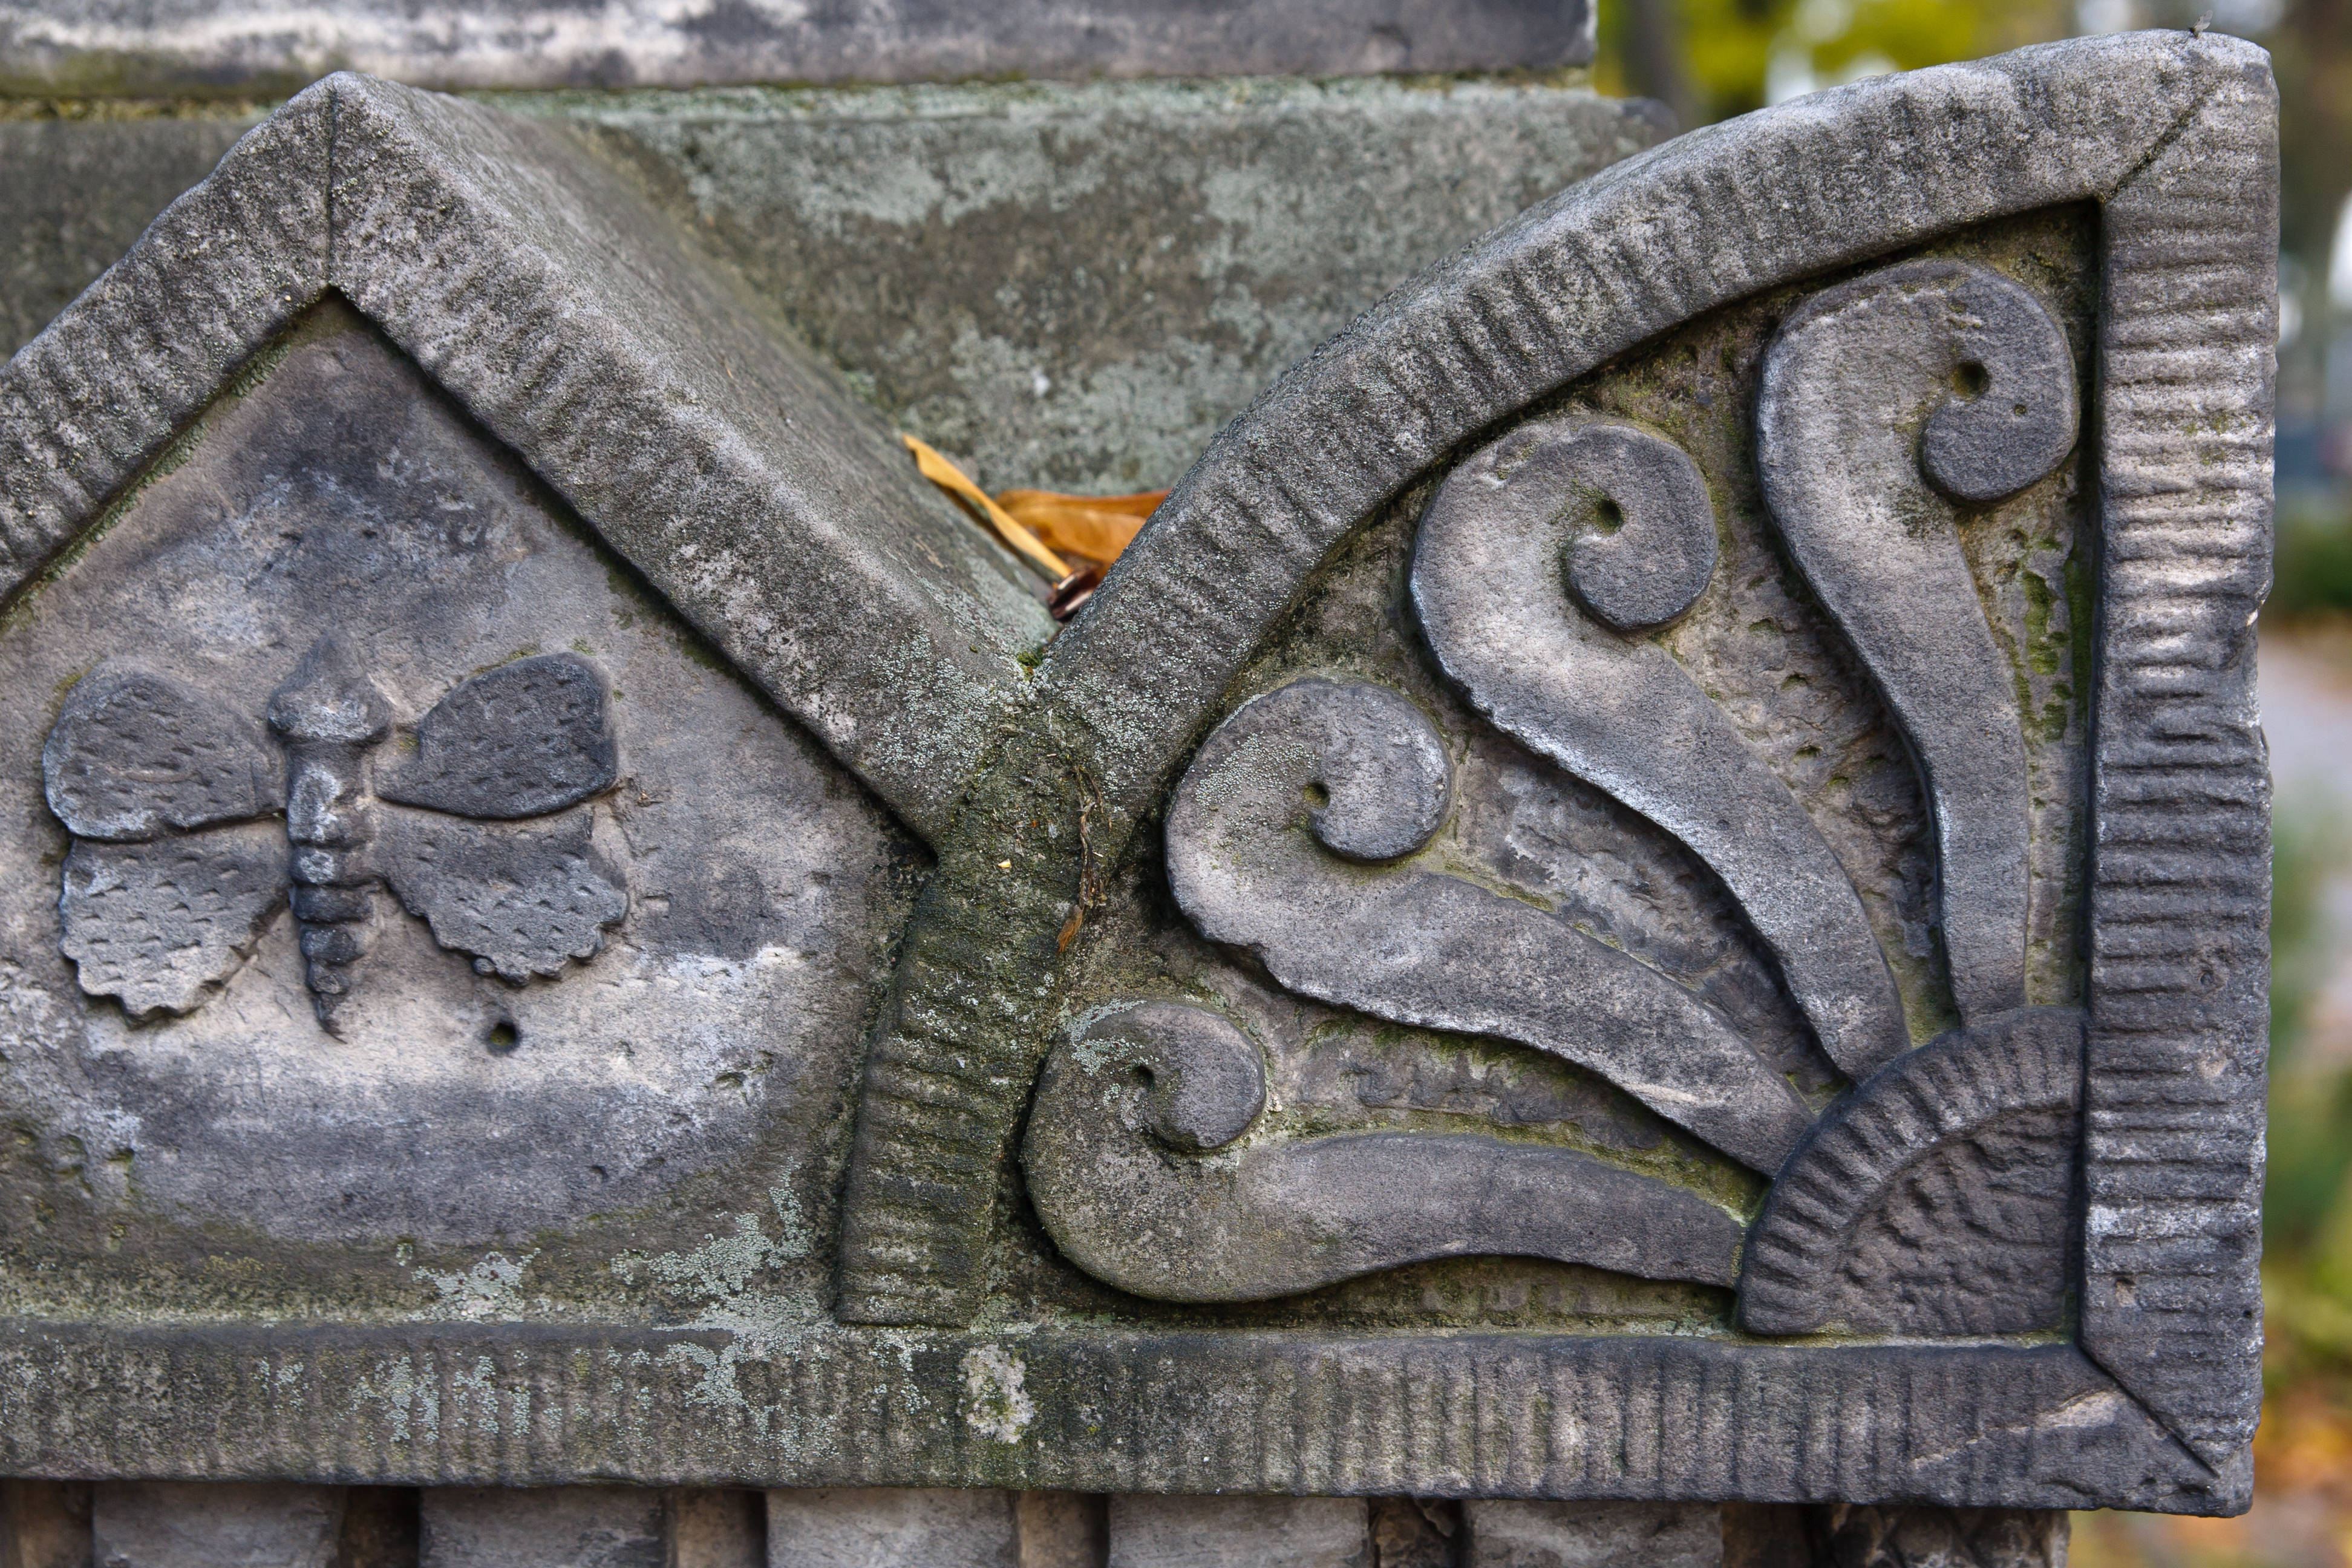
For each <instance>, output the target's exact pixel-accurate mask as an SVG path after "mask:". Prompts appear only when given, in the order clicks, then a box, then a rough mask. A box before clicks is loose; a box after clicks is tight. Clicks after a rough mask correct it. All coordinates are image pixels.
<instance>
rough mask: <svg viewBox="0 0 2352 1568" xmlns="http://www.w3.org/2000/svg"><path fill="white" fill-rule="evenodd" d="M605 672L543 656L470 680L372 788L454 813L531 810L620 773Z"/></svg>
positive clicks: (420, 724) (567, 800)
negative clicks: (409, 751)
mask: <svg viewBox="0 0 2352 1568" xmlns="http://www.w3.org/2000/svg"><path fill="white" fill-rule="evenodd" d="M607 707H608V704H607V702H606V700H605V696H604V676H603V674H602V673H600V672H599V671H598V670H597V668H596V667H595V666H593V665H592V664H590V663H589V662H588V661H587V660H586V659H584V658H580V657H579V656H578V655H577V654H569V653H551V654H539V655H535V656H533V657H531V658H519V659H517V660H515V661H514V662H513V663H512V664H503V665H500V666H499V668H496V669H493V670H491V671H489V672H488V674H485V675H478V676H475V677H474V678H473V679H470V680H467V681H466V682H464V683H463V684H461V685H460V686H458V688H457V689H456V690H454V691H452V692H450V693H449V695H448V696H446V697H444V698H443V699H441V700H440V701H438V702H436V703H435V704H434V705H433V707H432V709H431V710H429V711H428V712H427V713H426V714H425V717H424V718H422V719H419V720H418V721H416V742H415V755H414V756H408V757H403V758H401V759H400V760H399V761H397V762H395V763H393V765H391V766H390V767H387V768H384V769H382V770H381V771H380V772H379V773H378V775H377V777H376V780H375V790H376V793H377V794H378V795H382V796H383V798H384V799H386V800H396V801H398V802H400V803H401V804H402V805H423V806H430V807H431V808H432V809H434V810H435V811H449V812H455V813H457V815H458V816H482V817H489V818H493V819H501V818H507V817H518V816H540V815H541V813H544V812H550V811H560V810H562V808H563V807H565V806H567V805H578V804H579V803H580V802H581V801H583V800H586V799H587V798H588V797H589V796H590V795H602V794H604V791H606V790H608V789H610V788H612V787H613V781H614V779H615V778H616V777H618V776H619V773H620V761H619V755H618V753H617V752H616V751H615V750H614V745H613V726H612V719H611V715H610V713H609V712H608V711H607Z"/></svg>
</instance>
